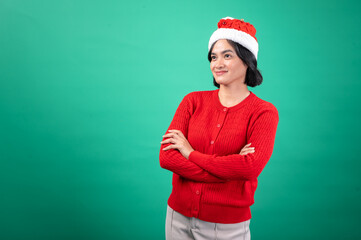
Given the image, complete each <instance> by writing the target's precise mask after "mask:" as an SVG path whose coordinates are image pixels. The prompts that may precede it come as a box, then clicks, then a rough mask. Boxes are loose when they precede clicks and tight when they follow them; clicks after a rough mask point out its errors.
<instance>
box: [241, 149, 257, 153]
mask: <svg viewBox="0 0 361 240" xmlns="http://www.w3.org/2000/svg"><path fill="white" fill-rule="evenodd" d="M254 151H255V150H254V149H246V150H242V151H241V153H245V152H254Z"/></svg>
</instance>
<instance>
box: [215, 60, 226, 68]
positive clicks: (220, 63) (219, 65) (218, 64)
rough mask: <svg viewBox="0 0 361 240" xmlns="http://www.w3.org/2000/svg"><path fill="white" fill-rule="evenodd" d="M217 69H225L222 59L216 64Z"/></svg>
mask: <svg viewBox="0 0 361 240" xmlns="http://www.w3.org/2000/svg"><path fill="white" fill-rule="evenodd" d="M215 67H216V68H217V69H220V68H223V67H224V62H223V59H222V58H219V59H217V60H216V62H215Z"/></svg>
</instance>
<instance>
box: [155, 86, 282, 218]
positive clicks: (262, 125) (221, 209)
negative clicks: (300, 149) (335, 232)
mask: <svg viewBox="0 0 361 240" xmlns="http://www.w3.org/2000/svg"><path fill="white" fill-rule="evenodd" d="M218 91H219V89H217V90H213V91H199V92H192V93H189V94H187V95H186V96H185V97H184V98H183V100H182V102H181V103H180V105H179V107H178V108H177V111H176V113H175V115H174V117H173V120H172V122H171V124H170V126H169V128H168V130H170V129H178V130H181V131H182V132H183V134H184V136H185V137H186V138H187V139H188V141H189V143H190V144H191V146H192V147H193V149H194V150H195V151H193V152H191V154H190V155H189V159H186V158H185V157H183V156H182V154H181V153H180V152H179V151H178V150H177V149H170V150H167V151H163V150H162V149H163V148H165V147H166V146H168V145H169V144H162V145H161V149H160V154H159V160H160V165H161V167H162V168H165V169H168V170H170V171H172V172H173V173H174V174H173V190H172V193H171V195H170V197H169V200H168V205H169V206H170V207H171V208H172V209H174V210H175V211H177V212H179V213H181V214H183V215H185V216H187V217H196V218H198V219H201V220H204V221H208V222H217V223H238V222H242V221H246V220H248V219H250V218H251V211H250V206H251V205H252V204H253V203H254V193H255V190H256V188H257V177H258V176H259V174H260V173H261V171H262V170H263V168H264V167H265V165H266V163H267V162H268V160H269V159H270V157H271V155H272V151H273V145H274V140H275V136H276V129H277V124H278V111H277V109H276V108H275V106H273V105H272V104H271V103H269V102H266V101H264V100H262V99H260V98H258V97H257V96H256V95H255V94H254V93H253V92H251V93H250V95H248V96H247V97H246V98H245V99H244V100H243V101H242V102H240V103H239V104H237V105H235V106H233V107H224V106H222V104H221V103H220V101H219V98H218ZM247 143H251V147H255V152H254V153H249V154H247V155H240V154H239V153H240V151H241V149H242V148H243V147H244V145H246V144H247Z"/></svg>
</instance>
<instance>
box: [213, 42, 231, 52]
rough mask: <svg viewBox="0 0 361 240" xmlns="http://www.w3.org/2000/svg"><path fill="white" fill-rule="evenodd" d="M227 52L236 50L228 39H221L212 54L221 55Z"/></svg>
mask: <svg viewBox="0 0 361 240" xmlns="http://www.w3.org/2000/svg"><path fill="white" fill-rule="evenodd" d="M225 50H231V51H234V48H233V47H232V45H231V44H229V43H228V41H227V40H226V39H220V40H218V41H217V42H216V43H215V44H214V46H213V49H212V53H219V52H223V51H225Z"/></svg>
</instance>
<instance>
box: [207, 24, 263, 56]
mask: <svg viewBox="0 0 361 240" xmlns="http://www.w3.org/2000/svg"><path fill="white" fill-rule="evenodd" d="M219 39H229V40H232V41H234V42H237V43H239V44H241V45H242V46H243V47H245V48H247V49H248V50H249V51H250V52H251V53H253V55H254V56H255V57H256V60H257V54H258V42H257V38H256V29H255V28H254V27H253V25H252V24H250V23H248V22H245V21H244V20H243V19H241V20H238V19H234V18H231V17H225V18H222V19H221V20H220V21H219V22H218V29H217V30H216V31H215V32H214V33H213V34H212V36H211V38H210V39H209V43H208V51H209V50H210V49H211V46H212V44H213V43H215V42H216V41H218V40H219Z"/></svg>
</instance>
